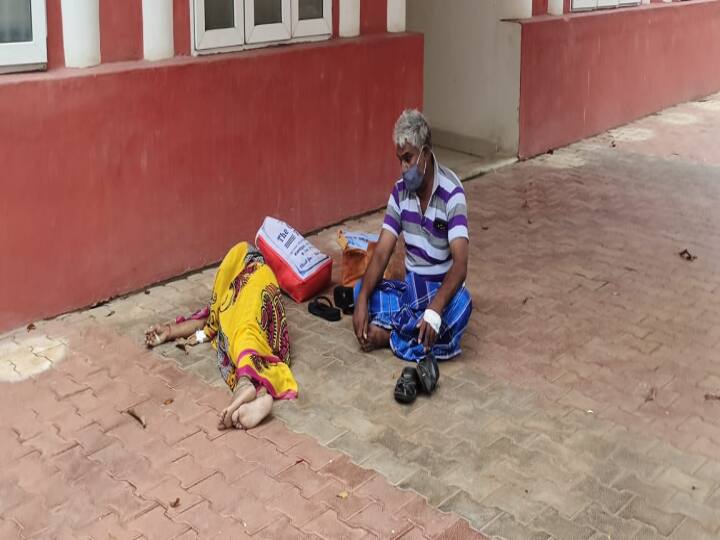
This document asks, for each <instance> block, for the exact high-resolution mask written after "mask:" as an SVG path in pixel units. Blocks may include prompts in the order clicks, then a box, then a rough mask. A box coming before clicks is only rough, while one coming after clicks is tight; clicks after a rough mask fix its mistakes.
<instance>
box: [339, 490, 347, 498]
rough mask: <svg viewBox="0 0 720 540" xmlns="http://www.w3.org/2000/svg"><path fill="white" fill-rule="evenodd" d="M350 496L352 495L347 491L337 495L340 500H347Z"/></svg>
mask: <svg viewBox="0 0 720 540" xmlns="http://www.w3.org/2000/svg"><path fill="white" fill-rule="evenodd" d="M349 496H350V494H349V493H348V492H347V491H341V492H340V493H338V494H337V498H338V499H347V498H348V497H349Z"/></svg>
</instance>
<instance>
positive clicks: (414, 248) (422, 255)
mask: <svg viewBox="0 0 720 540" xmlns="http://www.w3.org/2000/svg"><path fill="white" fill-rule="evenodd" d="M406 249H407V251H408V252H409V253H412V254H413V255H415V256H417V257H420V258H421V259H425V260H426V261H427V262H429V263H431V264H444V263H446V262H448V261H449V260H450V257H449V256H448V258H447V259H444V260H443V259H436V258H435V257H431V256H430V255H429V254H428V252H427V251H425V250H424V249H422V248H419V247H417V246H414V245H412V244H406Z"/></svg>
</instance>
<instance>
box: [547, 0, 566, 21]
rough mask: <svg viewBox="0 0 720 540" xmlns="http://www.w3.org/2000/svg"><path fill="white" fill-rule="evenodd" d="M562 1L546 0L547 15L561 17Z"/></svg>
mask: <svg viewBox="0 0 720 540" xmlns="http://www.w3.org/2000/svg"><path fill="white" fill-rule="evenodd" d="M563 9H564V2H563V0H548V14H550V15H556V16H558V17H559V16H561V15H562V14H563Z"/></svg>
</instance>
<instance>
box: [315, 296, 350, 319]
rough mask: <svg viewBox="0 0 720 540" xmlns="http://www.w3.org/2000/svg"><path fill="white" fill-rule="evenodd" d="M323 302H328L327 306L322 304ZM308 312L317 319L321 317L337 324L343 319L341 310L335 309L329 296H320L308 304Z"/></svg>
mask: <svg viewBox="0 0 720 540" xmlns="http://www.w3.org/2000/svg"><path fill="white" fill-rule="evenodd" d="M321 300H324V301H325V302H327V305H325V304H324V303H322V302H321ZM308 311H309V312H310V313H312V314H313V315H315V316H316V317H320V318H321V319H325V320H326V321H330V322H337V321H339V320H340V318H341V317H342V315H341V314H340V310H339V309H338V308H336V307H333V305H332V302H331V301H330V299H329V298H328V297H327V296H318V297H317V298H316V299H315V300H313V301H312V302H310V303H309V304H308Z"/></svg>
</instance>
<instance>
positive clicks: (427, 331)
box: [418, 319, 437, 351]
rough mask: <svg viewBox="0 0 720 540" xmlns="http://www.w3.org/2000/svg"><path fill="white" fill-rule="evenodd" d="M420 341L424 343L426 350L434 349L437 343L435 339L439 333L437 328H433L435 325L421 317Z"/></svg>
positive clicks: (419, 326)
mask: <svg viewBox="0 0 720 540" xmlns="http://www.w3.org/2000/svg"><path fill="white" fill-rule="evenodd" d="M418 328H419V330H418V343H422V345H423V347H424V348H425V350H426V351H429V350H430V349H432V346H433V345H435V340H436V339H437V333H436V332H435V330H433V327H432V326H430V324H428V322H427V321H426V320H425V319H420V324H419V325H418Z"/></svg>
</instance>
